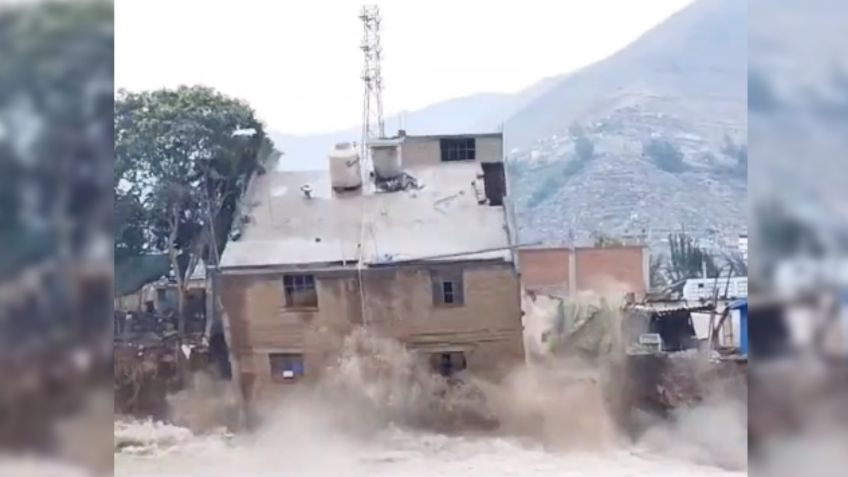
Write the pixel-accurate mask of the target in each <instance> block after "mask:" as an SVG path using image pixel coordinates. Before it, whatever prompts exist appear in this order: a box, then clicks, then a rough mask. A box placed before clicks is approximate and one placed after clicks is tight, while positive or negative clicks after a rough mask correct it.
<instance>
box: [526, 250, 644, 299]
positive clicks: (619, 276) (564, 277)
mask: <svg viewBox="0 0 848 477" xmlns="http://www.w3.org/2000/svg"><path fill="white" fill-rule="evenodd" d="M518 264H519V269H520V270H521V279H522V283H523V284H524V286H525V287H526V288H527V289H530V290H542V289H560V290H567V291H570V292H571V293H574V292H580V291H594V292H597V293H602V294H603V293H615V294H623V293H627V292H634V293H636V294H637V295H641V294H644V293H645V292H647V291H648V286H649V284H648V280H649V277H648V273H649V269H648V267H649V254H648V249H647V248H646V247H644V246H641V245H639V246H622V247H577V248H575V249H571V248H569V247H540V248H526V249H521V250H519V252H518Z"/></svg>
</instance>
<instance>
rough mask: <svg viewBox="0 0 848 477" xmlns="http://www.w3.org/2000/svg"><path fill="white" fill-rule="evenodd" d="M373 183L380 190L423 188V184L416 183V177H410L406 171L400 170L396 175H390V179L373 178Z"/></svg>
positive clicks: (393, 190)
mask: <svg viewBox="0 0 848 477" xmlns="http://www.w3.org/2000/svg"><path fill="white" fill-rule="evenodd" d="M374 185H376V186H377V190H378V191H380V192H398V191H403V190H421V189H423V188H424V186H423V185H421V184H419V183H418V179H416V178H414V177H412V176H411V175H409V174H407V173H406V172H402V173H401V174H400V175H399V176H397V177H392V178H390V179H379V178H375V179H374Z"/></svg>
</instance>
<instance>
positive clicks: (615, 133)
mask: <svg viewBox="0 0 848 477" xmlns="http://www.w3.org/2000/svg"><path fill="white" fill-rule="evenodd" d="M746 12H747V5H746V2H744V1H742V0H697V1H696V2H695V3H693V4H692V5H691V6H690V7H688V8H686V9H685V10H683V11H681V12H679V13H677V14H675V15H674V16H672V17H671V18H669V19H668V20H666V21H665V22H664V23H662V24H660V25H658V26H657V27H655V28H654V29H652V30H651V31H649V32H647V33H646V34H644V35H643V36H642V37H641V38H639V39H638V40H636V41H635V42H634V43H632V44H631V45H629V46H628V47H626V48H624V49H623V50H621V51H619V52H618V53H616V54H614V55H612V56H611V57H609V58H607V59H605V60H603V61H600V62H598V63H595V64H593V65H590V66H588V67H586V68H584V69H582V70H580V71H578V72H576V73H573V74H570V75H568V76H566V77H564V78H562V79H560V80H559V81H558V82H557V83H556V84H555V85H554V86H553V87H551V88H550V89H548V90H547V92H545V93H544V94H542V95H540V96H538V97H537V98H536V99H535V100H534V101H531V102H530V103H529V104H528V105H527V106H525V107H524V108H522V109H521V110H520V111H519V112H518V113H517V114H515V115H514V116H512V117H511V119H509V121H507V123H506V126H505V134H506V140H507V147H508V150H509V151H510V154H509V161H510V164H509V171H510V187H511V189H510V193H511V195H513V197H514V199H515V201H516V205H517V212H518V214H517V215H518V223H519V235H520V239H521V240H522V241H528V242H529V241H544V242H548V243H562V242H567V241H569V239H570V238H572V237H573V238H574V240H576V241H590V240H591V239H592V237H593V236H594V235H598V234H603V235H614V236H621V235H640V234H647V235H649V240H650V241H651V242H652V243H661V242H662V238H663V237H665V235H666V234H667V233H668V232H669V231H671V230H679V228H680V227H681V226H684V227H685V228H686V229H687V230H689V231H691V232H693V233H695V234H696V235H698V236H699V237H700V238H702V239H704V240H707V241H709V240H712V242H713V243H714V244H715V245H717V246H721V245H722V244H724V243H727V244H728V245H729V244H731V243H735V239H736V236H737V235H738V234H739V233H742V232H744V231H745V227H746V225H745V224H746V216H745V215H746V209H745V204H746V198H747V145H746V144H745V142H746V127H747V126H746V108H747V77H746V69H747V58H746V47H747V42H746V38H747V37H746V35H747V30H746V16H747V13H746Z"/></svg>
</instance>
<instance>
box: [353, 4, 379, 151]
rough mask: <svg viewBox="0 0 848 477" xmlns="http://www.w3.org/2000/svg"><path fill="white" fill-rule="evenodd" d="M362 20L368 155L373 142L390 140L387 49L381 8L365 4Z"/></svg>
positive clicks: (364, 132) (364, 124)
mask: <svg viewBox="0 0 848 477" xmlns="http://www.w3.org/2000/svg"><path fill="white" fill-rule="evenodd" d="M359 19H360V20H362V26H363V34H362V43H361V44H360V45H359V47H360V48H361V49H362V53H363V54H364V57H365V63H364V64H363V66H362V81H363V82H364V83H365V92H364V95H363V96H364V98H363V105H362V149H363V150H362V155H361V157H363V158H365V157H367V154H368V148H367V146H366V144H367V142H368V140H369V139H375V138H382V137H386V128H385V124H384V123H383V76H382V74H381V72H380V58H381V57H382V55H383V47H382V46H381V45H380V8H379V7H378V6H377V5H365V6H363V7H362V10H361V11H360V12H359Z"/></svg>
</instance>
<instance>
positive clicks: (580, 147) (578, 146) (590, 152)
mask: <svg viewBox="0 0 848 477" xmlns="http://www.w3.org/2000/svg"><path fill="white" fill-rule="evenodd" d="M574 153H575V154H576V155H577V159H579V160H581V161H588V160H589V159H592V158H593V157H595V143H593V142H592V140H591V139H589V138H588V137H586V136H580V137H578V138H577V139H576V140H575V141H574Z"/></svg>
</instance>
